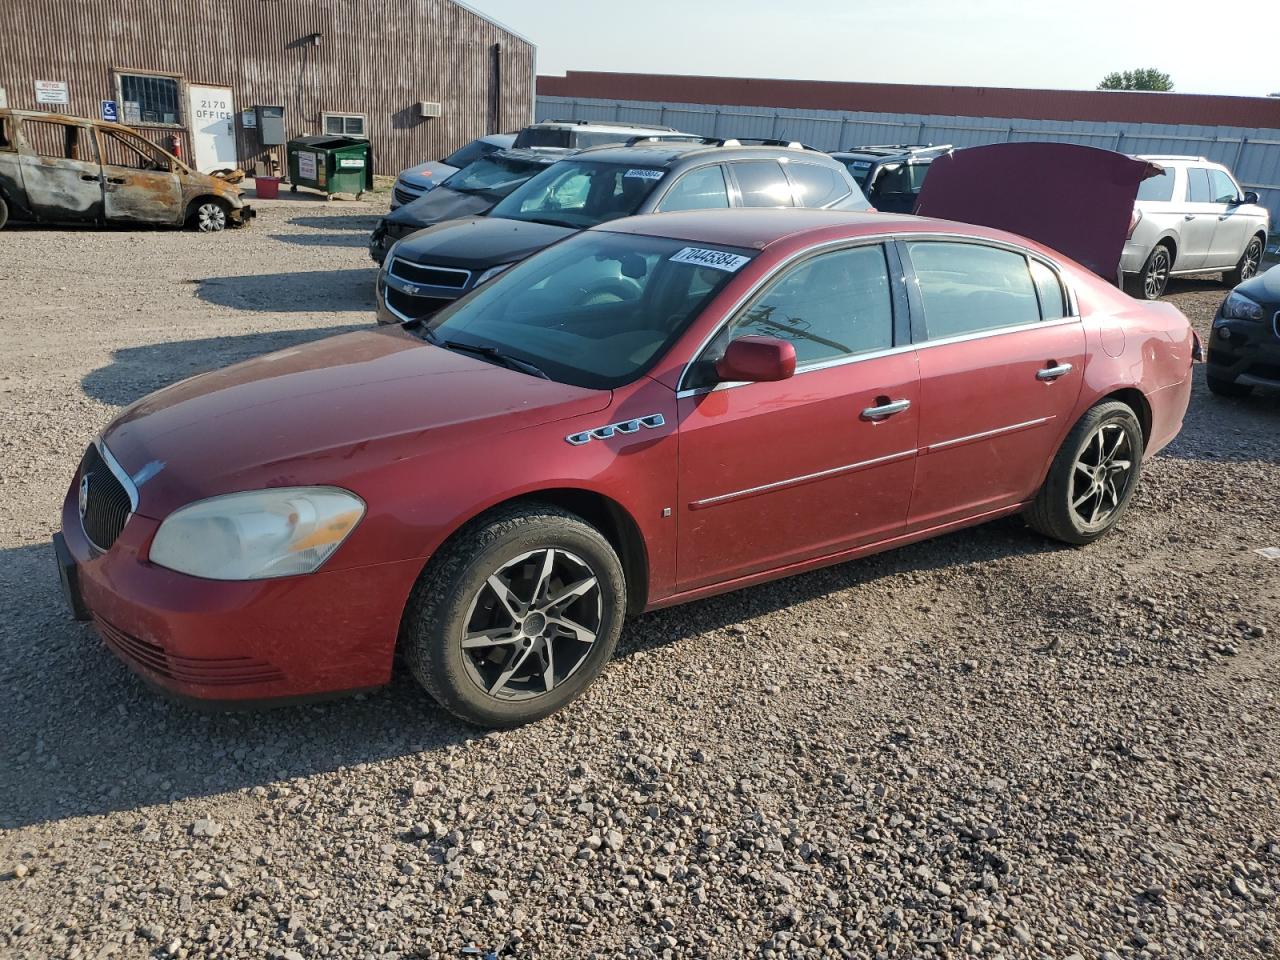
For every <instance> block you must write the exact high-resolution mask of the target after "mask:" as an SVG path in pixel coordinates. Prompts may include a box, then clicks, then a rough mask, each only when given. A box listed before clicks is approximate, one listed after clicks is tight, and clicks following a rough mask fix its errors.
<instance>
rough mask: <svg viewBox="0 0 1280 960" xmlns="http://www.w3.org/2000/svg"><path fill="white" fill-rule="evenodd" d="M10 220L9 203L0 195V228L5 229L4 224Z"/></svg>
mask: <svg viewBox="0 0 1280 960" xmlns="http://www.w3.org/2000/svg"><path fill="white" fill-rule="evenodd" d="M8 222H9V205H8V204H7V203H5V202H4V197H0V230H3V229H4V225H5V224H6V223H8Z"/></svg>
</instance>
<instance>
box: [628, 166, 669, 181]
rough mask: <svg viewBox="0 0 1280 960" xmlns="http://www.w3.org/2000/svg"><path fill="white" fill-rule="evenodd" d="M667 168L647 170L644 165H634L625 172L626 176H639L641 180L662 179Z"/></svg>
mask: <svg viewBox="0 0 1280 960" xmlns="http://www.w3.org/2000/svg"><path fill="white" fill-rule="evenodd" d="M664 173H666V171H665V170H646V169H645V168H644V167H634V168H632V169H631V170H628V171H627V172H626V173H624V174H623V176H624V177H639V178H640V179H641V180H661V179H662V175H663V174H664Z"/></svg>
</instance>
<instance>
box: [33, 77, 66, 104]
mask: <svg viewBox="0 0 1280 960" xmlns="http://www.w3.org/2000/svg"><path fill="white" fill-rule="evenodd" d="M70 102H71V98H70V97H69V96H67V83H66V81H65V80H37V81H36V103H58V104H68V103H70Z"/></svg>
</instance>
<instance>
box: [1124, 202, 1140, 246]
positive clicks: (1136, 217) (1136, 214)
mask: <svg viewBox="0 0 1280 960" xmlns="http://www.w3.org/2000/svg"><path fill="white" fill-rule="evenodd" d="M1141 222H1142V211H1141V210H1139V209H1138V208H1137V207H1134V208H1133V216H1131V217H1130V218H1129V232H1128V233H1126V234H1125V235H1124V238H1125V239H1126V240H1132V239H1133V231H1135V230H1137V229H1138V224H1140V223H1141Z"/></svg>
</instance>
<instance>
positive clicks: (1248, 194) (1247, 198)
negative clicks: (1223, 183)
mask: <svg viewBox="0 0 1280 960" xmlns="http://www.w3.org/2000/svg"><path fill="white" fill-rule="evenodd" d="M1240 202H1241V203H1258V202H1259V197H1258V195H1257V194H1256V193H1255V192H1254V191H1252V190H1246V191H1245V192H1244V199H1243V200H1241V201H1240Z"/></svg>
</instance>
